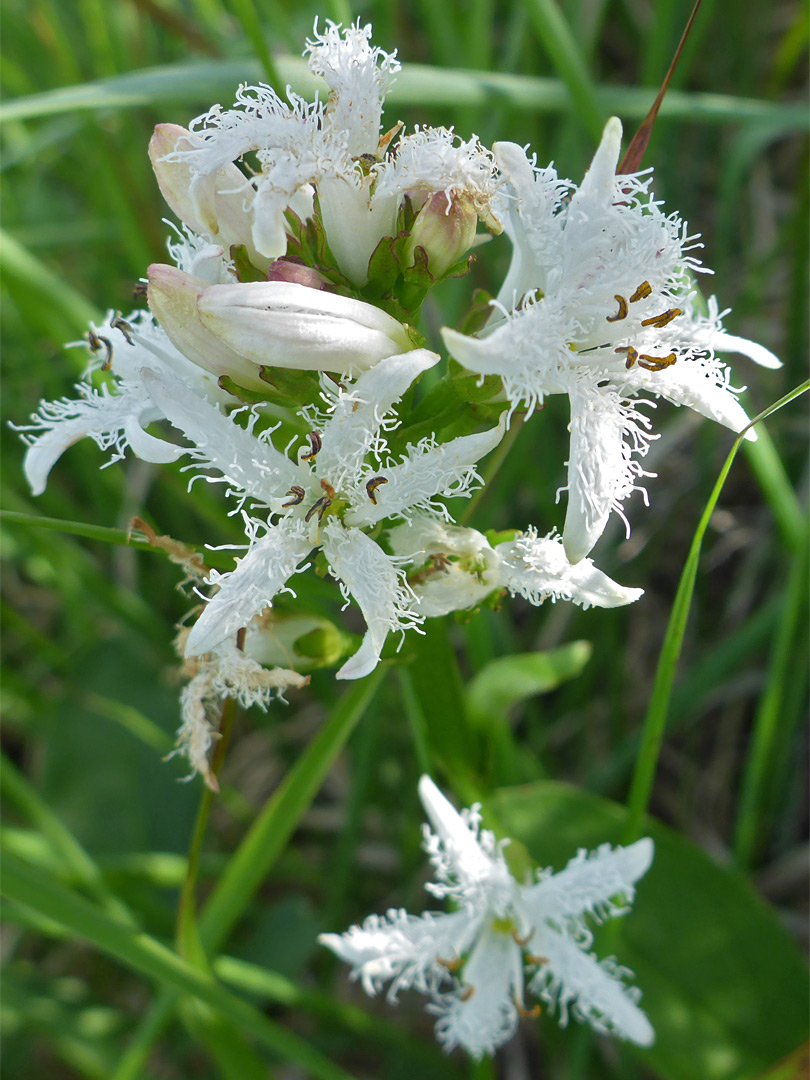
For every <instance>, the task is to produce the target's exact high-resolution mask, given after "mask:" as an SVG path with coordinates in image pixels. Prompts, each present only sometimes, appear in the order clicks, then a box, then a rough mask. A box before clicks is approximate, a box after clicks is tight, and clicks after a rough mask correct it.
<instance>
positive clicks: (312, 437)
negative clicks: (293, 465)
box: [301, 431, 322, 461]
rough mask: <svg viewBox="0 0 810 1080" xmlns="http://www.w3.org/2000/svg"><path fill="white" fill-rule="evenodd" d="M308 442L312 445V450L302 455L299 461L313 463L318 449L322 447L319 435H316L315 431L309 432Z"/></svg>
mask: <svg viewBox="0 0 810 1080" xmlns="http://www.w3.org/2000/svg"><path fill="white" fill-rule="evenodd" d="M309 441H310V443H311V444H312V449H311V450H310V452H309V453H308V454H302V455H301V460H302V461H314V460H315V458H316V457H317V456H318V451H319V450H320V448H321V446H322V443H321V437H320V435H319V434H318V432H317V431H310V433H309Z"/></svg>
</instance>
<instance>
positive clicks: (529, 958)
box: [524, 953, 548, 967]
mask: <svg viewBox="0 0 810 1080" xmlns="http://www.w3.org/2000/svg"><path fill="white" fill-rule="evenodd" d="M524 959H525V961H526V963H527V964H535V965H536V966H537V967H542V966H543V964H547V963H548V957H547V956H536V955H535V953H526V956H525V957H524Z"/></svg>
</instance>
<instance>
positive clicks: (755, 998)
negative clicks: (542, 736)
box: [488, 781, 808, 1080]
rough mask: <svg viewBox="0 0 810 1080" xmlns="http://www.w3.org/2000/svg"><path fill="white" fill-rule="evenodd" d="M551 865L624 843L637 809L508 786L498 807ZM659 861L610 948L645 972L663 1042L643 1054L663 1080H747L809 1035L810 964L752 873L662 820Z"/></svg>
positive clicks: (654, 825)
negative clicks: (722, 861)
mask: <svg viewBox="0 0 810 1080" xmlns="http://www.w3.org/2000/svg"><path fill="white" fill-rule="evenodd" d="M488 808H489V809H490V810H491V812H492V813H493V814H494V815H495V816H496V817H497V819H498V822H499V824H500V826H501V827H502V828H503V830H504V832H505V834H506V835H509V836H514V837H515V838H516V839H517V840H518V841H520V842H521V843H523V844H525V845H526V847H527V848H528V849H529V851H530V853H531V855H532V856H533V858H534V859H535V860H536V861H537V862H538V863H539V864H540V865H541V866H553V867H555V868H556V869H561V868H562V867H563V866H564V865H565V863H566V862H567V860H568V859H569V858H571V857H572V856H573V855H574V854H576V851H577V849H578V848H581V847H587V848H593V847H596V846H598V845H599V844H601V843H605V842H606V841H608V842H612V843H616V842H617V841H619V840H620V838H621V837H622V835H623V832H624V830H625V828H626V823H627V818H628V811H627V810H626V809H625V808H624V807H622V806H619V805H618V804H616V803H612V802H609V801H607V800H606V799H601V798H598V797H597V796H595V795H591V794H590V793H588V792H584V791H581V790H579V789H577V788H574V787H571V786H569V785H567V784H563V783H560V782H557V781H540V782H538V783H535V784H530V785H526V786H523V787H519V788H504V789H501V790H500V791H499V792H497V793H496V794H495V795H494V796H493V798H492V800H491V801H490V802H489V804H488ZM644 832H645V833H646V834H648V835H650V836H652V837H653V839H654V840H655V860H654V862H653V865H652V868H651V869H650V871H649V872H648V873H647V875H646V876H645V877H644V879H643V880H642V881H641V882H640V884H639V888H638V895H637V897H636V901H635V904H634V907H633V911H632V913H631V914H630V915H628V916H627V917H626V918H625V919H623V920H621V922H614V923H611V924H610V930H611V931H613V930H614V929H615V938H612V939H611V945H610V948H611V951H613V950H614V949H615V952H616V954H617V956H618V958H619V960H620V962H621V963H622V964H626V965H627V966H628V967H629V968H631V969H632V970H633V971H634V972H635V981H636V982H637V984H638V986H639V987H640V988H641V989H642V990H643V992H644V1000H643V1002H642V1005H643V1008H644V1009H645V1011H646V1012H647V1014H648V1015H649V1017H650V1020H651V1022H652V1024H653V1026H654V1027H655V1030H656V1035H657V1038H656V1042H655V1045H654V1046H653V1047H652V1048H651V1049H649V1050H644V1051H642V1050H635V1051H634V1052H635V1053H637V1054H638V1056H639V1058H640V1059H641V1061H642V1062H643V1063H644V1064H645V1065H647V1066H648V1067H649V1068H650V1069H651V1070H652V1071H653V1073H654V1074H655V1075H656V1076H660V1077H662V1078H664V1080H749V1078H753V1077H755V1076H758V1075H759V1074H760V1073H762V1072H763V1070H765V1069H767V1068H769V1067H770V1066H771V1065H773V1064H774V1063H775V1062H776V1061H778V1060H780V1059H781V1058H783V1057H785V1056H786V1055H787V1054H789V1053H791V1052H792V1051H793V1050H794V1049H795V1047H796V1046H797V1045H798V1044H799V1043H800V1042H801V1041H802V1040H803V1039H805V1038H806V1037H807V1015H808V987H807V969H806V966H805V962H804V960H803V958H802V956H801V955H800V953H799V950H798V949H797V947H796V946H795V944H794V942H793V941H792V939H791V937H790V935H789V934H788V932H787V931H786V930H785V929H784V927H783V926H782V925H781V923H780V921H779V919H778V918H777V916H776V914H775V912H774V911H772V910H771V909H770V908H769V907H767V906H766V905H765V904H764V903H763V901H762V900H761V899H760V897H759V896H758V895H757V894H756V893H755V892H754V890H753V889H752V888H751V886H750V885H749V883H748V882H747V880H746V879H745V878H744V877H743V876H742V875H741V874H740V873H739V872H738V871H736V870H735V869H733V868H731V867H728V866H721V865H719V864H718V863H716V862H714V861H713V860H712V859H711V858H709V856H708V855H707V854H706V853H705V852H704V851H702V850H701V849H700V848H698V847H696V846H695V845H694V844H692V843H690V842H689V841H688V840H685V839H684V838H683V837H682V836H679V835H678V834H677V833H676V832H674V831H673V830H672V829H669V828H667V827H666V826H664V825H662V824H661V823H660V822H657V821H655V819H653V818H647V819H646V821H645V823H644Z"/></svg>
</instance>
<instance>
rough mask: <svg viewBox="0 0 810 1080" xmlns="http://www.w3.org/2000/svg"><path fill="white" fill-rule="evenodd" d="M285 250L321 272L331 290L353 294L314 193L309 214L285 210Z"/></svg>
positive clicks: (353, 291)
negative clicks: (339, 266)
mask: <svg viewBox="0 0 810 1080" xmlns="http://www.w3.org/2000/svg"><path fill="white" fill-rule="evenodd" d="M284 217H285V218H286V221H287V253H286V256H285V258H288V259H294V260H297V261H299V262H301V263H303V265H304V266H309V267H311V268H312V269H313V270H317V271H318V273H320V274H323V276H324V277H325V278H326V280H327V281H328V282H329V283H330V285H331V286H332V288H331V290H330V291H332V292H335V293H338V294H339V295H341V296H355V295H356V292H355V290H354V289H353V288H352V283H351V282H350V281H349V279H348V278H347V277H346V275H345V274H344V273H342V271H340V270H339V269H338V267H337V260H336V259H335V256H334V255H333V254H332V251H331V248H330V247H329V242H328V240H327V239H326V231H325V229H324V227H323V222H322V220H321V211H320V206H319V205H318V197H317V195H316V196H315V204H314V212H313V214H312V217H310V218H307V220H306V221H302V220H301V218H300V217H299V216H298V215H297V214H296V213H295V211H294V210H287V211H286V212H285V215H284Z"/></svg>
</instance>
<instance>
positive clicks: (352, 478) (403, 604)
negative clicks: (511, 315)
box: [144, 349, 504, 679]
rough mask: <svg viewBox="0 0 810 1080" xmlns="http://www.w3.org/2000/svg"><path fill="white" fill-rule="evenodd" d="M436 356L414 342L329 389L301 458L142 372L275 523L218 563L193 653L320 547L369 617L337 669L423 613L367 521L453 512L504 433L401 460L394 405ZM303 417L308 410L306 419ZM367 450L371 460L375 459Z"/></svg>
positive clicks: (255, 529) (375, 651) (209, 457)
mask: <svg viewBox="0 0 810 1080" xmlns="http://www.w3.org/2000/svg"><path fill="white" fill-rule="evenodd" d="M438 360H439V357H438V356H437V355H436V354H435V353H431V352H428V351H427V350H426V349H416V350H413V351H411V352H407V353H403V354H402V355H400V356H392V357H389V358H387V359H385V360H382V361H380V363H378V364H377V365H376V366H375V367H373V368H371V369H370V370H369V371H366V372H364V373H363V374H362V375H361V376H360V377H359V378H358V379H357V380H356V382H354V383H353V384H351V386H350V387H349V388H348V389H341V390H340V391H338V392H337V393H332V394H331V395H329V397H328V408H327V412H326V415H325V416H323V417H321V418H319V420H318V421H317V422H316V426H317V427H318V428H319V429H320V430H316V431H314V432H313V433H312V434H311V435H310V443H309V445H308V446H306V447H305V448H303V449H301V450H300V451H299V455H298V460H297V461H293V460H292V459H291V458H290V457H288V456H287V455H286V453H283V452H281V451H280V450H277V449H276V448H275V447H274V446H273V443H272V441H271V435H272V432H268V431H265V432H263V433H262V434H261V435H258V436H257V435H256V434H254V427H255V425H256V423H257V422H258V419H259V414H258V413H257V412H253V413H252V414H250V417H249V422H248V425H247V427H240V426H239V424H238V423H236V422H235V421H234V420H233V419H231V418H229V417H227V416H225V415H224V414H223V413H222V412H220V411H219V410H218V409H217V408H216V407H215V406H212V405H209V404H207V403H206V402H205V401H203V400H202V399H199V398H196V397H195V396H194V395H192V394H189V393H187V392H185V388H184V387H182V386H178V385H177V384H175V383H173V382H172V381H171V380H169V379H166V378H164V377H163V376H160V375H158V374H153V375H149V374H146V375H145V376H144V381H145V383H146V385H147V387H148V389H149V392H150V393H151V395H152V398H153V400H154V401H155V402H160V407H161V410H162V412H163V414H164V415H165V416H166V417H167V418H168V419H169V420H170V422H171V423H172V424H173V425H174V426H175V427H176V428H178V429H179V430H180V431H182V432H183V433H184V434H185V436H186V437H187V438H188V439H189V440H190V442H191V443H192V444H193V445H192V447H191V448H190V449H189V454H190V455H191V457H192V458H193V459H194V460H195V461H197V462H199V463H201V464H203V465H204V466H208V467H212V468H214V469H215V470H216V471H217V472H218V473H220V474H221V478H223V479H224V481H225V482H226V484H227V485H228V487H229V489H230V491H231V492H233V493H235V494H237V495H238V496H239V497H240V498H241V499H242V501H243V502H244V500H245V499H249V500H250V501H251V502H253V503H254V504H259V505H260V506H264V507H265V508H267V510H269V511H270V513H271V516H272V517H275V519H276V520H275V522H274V523H269V521H267V520H260V519H251V518H247V517H246V524H247V529H248V537H249V541H250V545H249V548H248V551H247V553H246V554H245V555H244V556H243V557H242V558H241V559H240V560H239V562H238V564H237V567H236V569H235V570H233V571H231V572H230V573H226V574H220V573H218V572H216V571H213V572H212V574H211V576H210V578H209V583H210V584H213V585H217V586H218V591H217V593H216V595H215V596H214V597H213V598H212V599H211V600H210V601H209V603H208V604H207V606H206V608H205V611H204V612H203V614H202V615H201V616H200V618H199V619H198V621H197V622H196V624H195V625H194V627H193V629H192V631H191V633H190V635H189V638H188V642H187V645H186V655H187V656H195V655H199V654H201V653H207V652H210V651H211V650H212V649H213V648H215V647H216V646H217V645H218V644H219V642H221V641H223V640H225V639H226V638H228V637H230V636H231V635H233V634H234V633H235V632H236V631H237V630H238V629H239V628H240V627H242V626H245V625H247V623H249V622H250V620H251V619H252V618H253V616H254V615H256V614H258V613H259V612H260V611H262V610H263V609H264V608H265V607H267V606H268V605H269V604H271V603H272V601H273V598H274V597H275V596H276V595H278V593H279V592H281V591H282V590H283V589H284V588H285V586H286V583H287V581H288V580H289V579H290V577H292V575H293V574H294V573H295V572H296V570H297V568H298V567H299V564H300V563H301V562H302V560H304V559H305V558H306V556H307V555H308V554H309V553H310V552H311V551H312V550H313V549H314V548H318V547H320V548H321V549H322V551H323V553H324V555H325V557H326V559H327V562H328V563H329V566H330V569H331V572H332V574H333V576H334V577H335V578H337V579H338V580H339V581H340V583H341V589H342V591H343V594H344V597H345V598H346V600H347V602H348V600H349V597H350V596H351V597H353V598H354V600H355V601H356V602H357V604H358V606H359V607H360V610H361V611H362V613H363V616H364V618H365V620H366V625H367V628H368V629H367V632H366V635H365V637H364V639H363V642H362V644H361V646H360V649H359V650H358V651H357V652H356V653H355V654H354V656H352V657H351V658H350V659H349V660H348V661H347V662H346V663H345V664H344V665H343V667H342V668H341V669H340V671H339V672H338V673H337V677H338V678H342V679H356V678H360V677H361V676H363V675H367V674H368V673H369V672H370V671H371V670H372V669H373V668H374V667H375V666H376V664H377V661H378V660H379V657H380V652H381V650H382V647H383V644H384V642H385V639H386V637H387V635H388V633H389V632H391V631H397V630H406V629H408V628H410V627H413V626H415V625H417V624H418V623H419V622H421V621H422V615H421V613H420V612H419V610H418V604H417V601H416V598H415V597H414V594H413V592H412V590H411V589H410V588H409V587H408V585H407V582H406V581H405V576H404V572H403V570H402V568H401V565H400V562H401V560H398V559H397V558H396V557H392V556H390V555H388V554H387V553H386V552H385V551H383V549H382V548H381V547H380V546H379V545H378V544H377V543H376V541H375V540H373V539H372V538H371V537H370V536H369V535H368V534H367V532H365V531H364V530H366V529H368V528H370V527H373V526H374V525H376V524H377V523H378V522H381V521H383V520H384V519H385V518H391V517H393V518H403V517H407V516H408V515H409V514H411V513H413V512H414V511H417V510H420V509H421V510H425V511H428V512H430V513H434V514H438V515H444V514H446V513H447V511H446V510H445V508H444V507H443V506H442V505H441V504H440V503H436V502H435V501H434V500H435V499H436V498H437V497H447V496H451V495H464V494H466V493H467V492H468V491H469V490H470V487H471V485H472V484H473V483H475V482H477V480H478V476H477V474H476V472H475V463H476V462H477V461H478V460H479V458H481V457H483V456H484V455H485V454H487V453H489V451H490V450H492V449H493V448H494V447H495V446H497V444H498V443H499V442H500V440H501V438H502V437H503V432H504V426H503V424H499V425H498V426H497V427H495V428H492V429H491V430H489V431H485V432H482V433H481V434H477V435H466V436H461V437H459V438H456V439H453V440H451V441H450V442H448V443H444V444H437V443H436V441H435V439H432V438H428V439H423V440H422V441H420V442H419V443H418V444H417V445H415V446H413V445H409V446H408V449H407V453H406V454H405V456H404V457H403V458H402V460H400V461H394V460H392V459H391V457H390V456H389V455H388V453H387V444H386V440H385V437H384V433H385V432H389V431H391V430H392V429H393V428H394V427H395V426H396V425H397V423H398V421H397V420H396V418H395V417H393V416H390V415H389V413H390V411H391V409H392V408H393V406H394V404H395V403H396V402H397V401H398V400H399V399H400V397H401V396H402V394H404V393H405V391H406V390H407V389H408V387H409V386H410V385H411V383H412V382H413V381H414V379H416V378H417V376H418V375H420V374H421V373H422V372H423V371H425V370H427V369H428V368H430V367H432V366H433V365H434V364H435V363H437V361H438ZM305 419H307V418H306V417H305ZM369 459H370V460H369Z"/></svg>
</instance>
